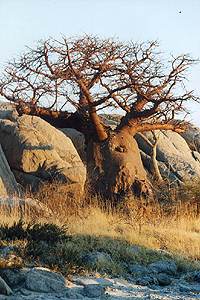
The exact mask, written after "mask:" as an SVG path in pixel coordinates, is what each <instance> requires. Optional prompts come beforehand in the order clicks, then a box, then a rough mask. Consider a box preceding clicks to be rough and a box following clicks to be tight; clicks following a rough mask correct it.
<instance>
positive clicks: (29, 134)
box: [0, 115, 86, 190]
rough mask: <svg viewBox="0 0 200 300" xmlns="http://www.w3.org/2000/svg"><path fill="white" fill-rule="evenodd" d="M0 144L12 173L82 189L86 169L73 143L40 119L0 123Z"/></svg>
mask: <svg viewBox="0 0 200 300" xmlns="http://www.w3.org/2000/svg"><path fill="white" fill-rule="evenodd" d="M0 140H1V143H2V148H3V150H4V153H5V156H6V158H7V161H8V163H9V165H10V167H11V169H13V170H17V171H19V172H23V173H25V174H29V175H33V176H36V177H38V178H40V179H42V180H50V181H52V180H58V181H61V182H64V183H67V184H73V185H74V184H75V183H76V184H77V188H78V189H79V190H82V189H83V187H84V183H85V180H86V168H85V166H84V164H83V163H82V161H81V159H80V157H79V155H78V153H77V151H76V149H75V147H74V145H73V143H72V141H71V140H70V139H69V138H68V137H66V136H65V134H64V133H62V132H60V131H59V130H57V129H56V128H54V127H53V126H51V125H50V124H48V123H47V122H46V121H44V120H42V119H41V118H39V117H35V116H29V115H23V116H21V117H18V118H17V119H16V121H11V120H8V119H0Z"/></svg>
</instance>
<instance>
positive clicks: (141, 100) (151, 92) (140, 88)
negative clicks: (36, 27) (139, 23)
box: [0, 35, 198, 140]
mask: <svg viewBox="0 0 200 300" xmlns="http://www.w3.org/2000/svg"><path fill="white" fill-rule="evenodd" d="M195 62H196V61H195V60H194V59H192V58H191V57H190V56H189V55H180V56H177V57H175V58H174V57H171V60H170V61H168V63H166V64H165V63H164V62H163V61H162V55H161V53H160V52H159V45H158V43H157V42H147V43H133V42H126V43H125V42H123V43H122V42H119V41H115V40H113V39H100V38H98V37H93V36H87V35H86V36H83V37H82V38H65V37H62V38H61V39H60V40H55V39H48V40H46V41H40V42H38V45H37V47H36V48H34V49H30V48H28V50H27V52H25V53H24V54H23V55H22V56H21V57H20V58H19V59H16V60H13V61H10V62H9V63H8V64H7V66H6V68H5V70H4V74H3V76H2V78H1V82H0V93H1V95H2V96H4V97H5V98H6V99H7V100H10V101H13V102H16V103H19V102H20V101H22V102H25V103H29V104H30V105H32V107H38V106H45V107H46V108H48V109H50V110H60V111H62V110H67V109H68V105H69V104H70V105H72V106H73V107H75V108H76V109H77V110H79V111H80V112H82V113H83V114H89V115H90V117H91V120H93V122H94V123H95V122H96V121H97V120H96V119H95V116H96V115H97V112H98V111H99V110H101V109H103V108H108V107H113V108H118V109H121V110H122V111H124V112H125V117H124V118H123V120H122V122H121V124H120V126H119V128H118V129H122V128H123V127H124V126H126V127H127V128H129V129H130V131H132V133H133V134H134V132H135V131H136V127H138V128H137V131H145V130H151V129H157V128H159V127H160V128H161V129H162V128H163V129H167V125H166V124H169V122H170V121H171V120H172V119H174V117H175V116H176V114H177V113H179V112H180V111H181V112H182V111H185V104H186V102H188V101H191V100H194V101H198V97H196V96H195V95H194V93H193V91H188V90H187V89H186V87H185V81H186V78H187V71H188V68H189V67H190V66H191V65H192V64H193V63H195ZM156 124H157V125H156ZM96 125H97V124H96ZM136 125H137V126H136ZM147 125H148V126H147ZM168 126H169V125H168ZM170 126H171V125H170ZM99 127H100V125H99V126H96V129H97V130H98V128H99ZM169 129H172V128H169ZM176 129H177V130H178V127H177V128H176ZM134 130H135V131H134ZM99 135H100V136H99V137H100V140H103V139H105V138H106V135H105V134H103V130H101V131H99Z"/></svg>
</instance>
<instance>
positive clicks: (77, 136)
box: [60, 128, 86, 161]
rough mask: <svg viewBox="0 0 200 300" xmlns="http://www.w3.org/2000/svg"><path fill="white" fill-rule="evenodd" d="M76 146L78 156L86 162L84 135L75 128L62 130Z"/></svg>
mask: <svg viewBox="0 0 200 300" xmlns="http://www.w3.org/2000/svg"><path fill="white" fill-rule="evenodd" d="M60 130H61V131H62V132H63V133H64V134H65V135H66V136H67V137H68V138H70V140H71V141H72V143H73V144H74V147H75V148H76V150H77V152H78V154H79V155H80V157H81V159H82V160H83V161H85V160H86V150H85V137H84V134H83V133H81V132H79V131H77V130H76V129H73V128H61V129H60Z"/></svg>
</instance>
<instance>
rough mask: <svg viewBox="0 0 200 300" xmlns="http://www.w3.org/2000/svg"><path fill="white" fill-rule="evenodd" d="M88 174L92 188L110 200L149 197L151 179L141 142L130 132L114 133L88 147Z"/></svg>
mask: <svg viewBox="0 0 200 300" xmlns="http://www.w3.org/2000/svg"><path fill="white" fill-rule="evenodd" d="M88 172H89V174H90V179H91V180H90V183H91V187H92V188H93V189H94V190H95V191H97V192H99V193H100V194H101V195H103V196H105V197H106V198H114V199H115V200H116V201H121V200H122V199H123V198H124V197H129V196H130V195H135V196H137V197H141V196H147V195H148V194H149V193H150V184H149V182H148V180H147V175H146V171H145V170H144V167H143V164H142V160H141V157H140V153H139V148H138V145H137V142H136V141H135V139H134V138H133V136H132V135H130V134H129V132H128V131H127V132H125V131H123V133H122V132H113V133H112V134H111V135H110V137H109V138H108V139H107V140H106V141H104V142H102V143H94V142H91V143H90V144H89V145H88Z"/></svg>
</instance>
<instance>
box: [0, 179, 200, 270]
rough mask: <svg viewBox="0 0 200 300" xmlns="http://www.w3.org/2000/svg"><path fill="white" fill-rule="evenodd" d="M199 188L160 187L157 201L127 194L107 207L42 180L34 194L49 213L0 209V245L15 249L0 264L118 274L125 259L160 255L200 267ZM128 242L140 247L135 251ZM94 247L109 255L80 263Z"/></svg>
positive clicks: (141, 259)
mask: <svg viewBox="0 0 200 300" xmlns="http://www.w3.org/2000/svg"><path fill="white" fill-rule="evenodd" d="M198 188H199V185H197V186H196V188H194V186H193V188H192V187H191V186H190V187H188V188H186V189H184V191H182V194H181V196H180V193H179V194H177V193H175V192H174V191H172V190H170V191H169V190H168V194H167V192H166V190H165V191H163V189H162V193H163V194H160V195H159V197H160V202H158V201H153V202H152V201H151V202H150V201H143V202H141V201H138V200H135V199H132V200H130V199H129V200H128V201H127V202H126V203H125V204H124V205H123V206H122V205H121V206H120V205H119V206H118V207H117V208H116V207H115V208H112V205H111V204H109V205H106V204H105V203H104V202H103V201H102V199H99V197H97V196H95V197H91V196H87V197H85V200H84V201H79V200H78V199H77V198H74V197H72V196H70V195H69V194H68V195H67V194H66V191H65V188H64V187H62V186H59V185H56V184H54V185H52V186H45V187H44V188H43V189H41V190H40V192H39V194H37V195H35V197H37V199H40V201H42V202H43V203H45V204H46V205H47V206H48V207H49V208H50V210H51V212H52V213H51V214H50V215H49V216H48V217H47V216H43V215H41V216H39V218H37V220H35V217H34V216H33V215H31V214H30V212H27V213H26V214H25V215H24V217H23V220H22V219H20V216H19V212H18V209H17V208H16V209H14V210H12V211H10V212H7V213H6V212H5V211H3V210H1V213H0V225H1V227H0V237H1V242H0V246H3V245H4V246H5V245H13V246H14V248H13V249H14V250H13V251H14V253H15V254H16V253H17V254H16V255H14V256H12V255H11V256H10V258H9V259H8V258H7V259H6V260H5V259H0V267H4V266H5V265H9V266H11V267H12V266H20V265H23V264H30V263H32V262H33V261H34V263H35V264H38V265H41V264H42V265H47V266H50V267H52V268H54V269H59V270H61V271H62V272H63V273H72V272H77V271H78V272H82V271H83V270H84V272H85V271H91V270H93V271H100V272H101V273H102V272H103V273H104V272H106V273H112V274H115V275H117V274H123V273H124V272H126V266H127V264H129V263H135V262H139V263H142V264H148V263H149V262H152V261H155V260H158V259H160V258H161V259H162V258H165V257H167V258H174V259H176V261H177V262H178V265H179V267H180V268H187V267H191V266H194V265H195V266H197V267H200V263H199V261H200V215H199V212H198V203H199V202H198V201H199V195H200V193H199V192H198ZM166 195H167V196H166ZM180 198H181V200H180ZM133 245H137V246H139V247H140V248H139V249H140V250H139V251H134V248H133ZM94 250H96V251H100V252H102V251H103V252H105V253H108V254H109V255H110V257H111V261H102V262H100V263H98V265H93V266H92V267H91V266H88V265H85V264H84V263H83V260H82V258H83V256H84V255H85V254H87V253H89V252H91V251H94ZM20 257H21V258H20Z"/></svg>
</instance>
